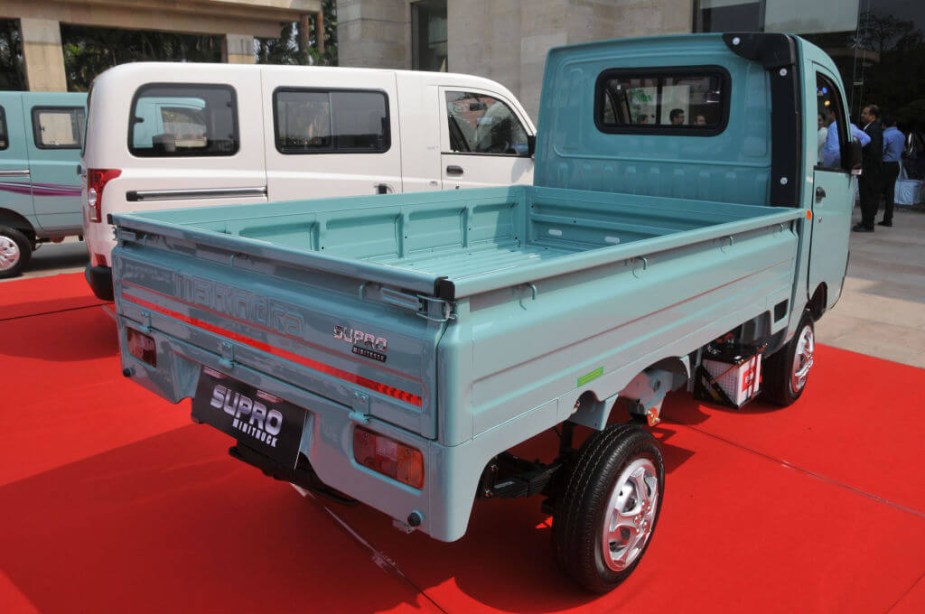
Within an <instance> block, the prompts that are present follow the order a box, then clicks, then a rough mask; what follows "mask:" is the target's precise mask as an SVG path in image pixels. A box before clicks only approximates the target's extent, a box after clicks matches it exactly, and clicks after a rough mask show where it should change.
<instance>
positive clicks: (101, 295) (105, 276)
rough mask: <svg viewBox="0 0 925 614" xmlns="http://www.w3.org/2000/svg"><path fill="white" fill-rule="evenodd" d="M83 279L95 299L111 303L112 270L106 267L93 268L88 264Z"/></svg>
mask: <svg viewBox="0 0 925 614" xmlns="http://www.w3.org/2000/svg"><path fill="white" fill-rule="evenodd" d="M84 277H86V278H87V283H88V284H89V285H90V289H91V290H93V294H95V295H96V298H98V299H100V300H102V301H111V300H112V297H113V292H112V269H111V268H110V267H108V266H93V265H90V264H88V265H87V268H86V269H84Z"/></svg>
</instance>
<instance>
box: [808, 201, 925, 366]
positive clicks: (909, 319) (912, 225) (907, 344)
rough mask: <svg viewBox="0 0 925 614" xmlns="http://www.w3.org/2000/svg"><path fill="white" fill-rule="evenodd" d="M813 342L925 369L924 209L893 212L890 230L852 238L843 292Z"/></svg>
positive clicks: (898, 209) (899, 208)
mask: <svg viewBox="0 0 925 614" xmlns="http://www.w3.org/2000/svg"><path fill="white" fill-rule="evenodd" d="M855 217H856V218H859V217H860V212H859V211H857V210H855ZM878 219H879V218H878ZM816 338H817V340H818V341H819V342H820V343H824V344H826V345H832V346H835V347H840V348H843V349H846V350H852V351H854V352H859V353H861V354H867V355H869V356H876V357H878V358H886V359H888V360H893V361H896V362H901V363H905V364H908V365H913V366H916V367H923V368H925V207H915V208H908V207H897V208H896V213H895V215H894V218H893V227H892V228H883V227H881V226H877V229H876V232H873V233H869V234H868V233H852V234H851V261H850V264H849V266H848V279H847V280H846V281H845V289H844V292H843V293H842V297H841V299H840V300H839V302H838V304H837V305H836V306H835V308H834V309H833V310H832V311H831V312H829V313H828V314H826V315H825V317H823V318H822V320H820V321H819V322H818V323H817V326H816Z"/></svg>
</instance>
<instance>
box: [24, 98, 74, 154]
mask: <svg viewBox="0 0 925 614" xmlns="http://www.w3.org/2000/svg"><path fill="white" fill-rule="evenodd" d="M46 112H52V113H61V112H64V113H68V114H71V113H77V114H78V115H77V117H78V120H79V119H80V113H83V121H84V123H86V121H87V111H86V109H85V108H84V107H82V106H76V107H75V106H72V105H66V106H65V105H39V106H35V107H32V112H31V117H32V140H33V142H34V143H35V147H36V148H37V149H47V150H52V151H55V150H59V149H77V150H79V149H80V148H81V147H83V141H84V130H86V127H85V126H81V125H80V122H79V121H78V122H77V143H75V144H74V145H48V144H45V143H43V142H42V125H41V123H40V122H39V115H40V114H41V113H46Z"/></svg>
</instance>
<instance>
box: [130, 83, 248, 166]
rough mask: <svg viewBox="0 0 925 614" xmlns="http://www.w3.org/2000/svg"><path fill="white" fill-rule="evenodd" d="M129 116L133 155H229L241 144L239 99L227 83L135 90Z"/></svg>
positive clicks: (168, 85)
mask: <svg viewBox="0 0 925 614" xmlns="http://www.w3.org/2000/svg"><path fill="white" fill-rule="evenodd" d="M129 121H130V124H129V143H128V145H129V151H130V152H131V153H132V155H135V156H140V157H149V158H171V157H176V156H181V157H187V156H231V155H234V154H235V153H237V151H238V148H239V147H240V138H239V136H238V108H237V98H236V97H235V92H234V89H232V88H231V87H228V86H225V85H201V84H193V83H189V84H186V83H184V84H175V83H170V84H151V85H145V86H143V87H141V88H139V89H138V91H137V92H136V93H135V98H134V100H133V101H132V114H131V117H130V120H129Z"/></svg>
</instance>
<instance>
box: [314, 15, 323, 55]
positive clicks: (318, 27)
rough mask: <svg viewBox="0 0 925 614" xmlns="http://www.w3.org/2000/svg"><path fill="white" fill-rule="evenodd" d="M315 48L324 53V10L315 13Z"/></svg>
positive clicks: (321, 53)
mask: <svg viewBox="0 0 925 614" xmlns="http://www.w3.org/2000/svg"><path fill="white" fill-rule="evenodd" d="M315 48H316V49H318V55H324V11H318V12H317V13H315Z"/></svg>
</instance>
